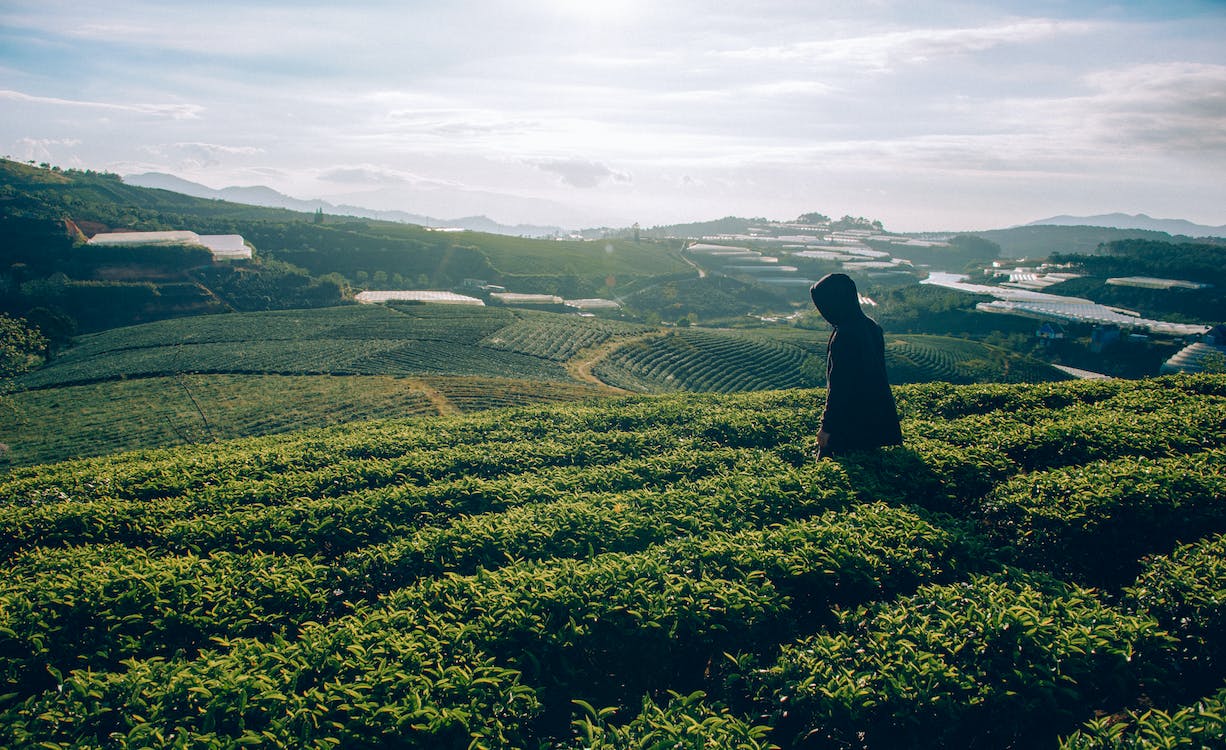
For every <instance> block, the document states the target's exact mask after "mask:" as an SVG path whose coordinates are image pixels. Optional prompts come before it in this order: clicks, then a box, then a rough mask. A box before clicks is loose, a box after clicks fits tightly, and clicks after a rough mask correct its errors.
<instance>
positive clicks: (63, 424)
mask: <svg viewBox="0 0 1226 750" xmlns="http://www.w3.org/2000/svg"><path fill="white" fill-rule="evenodd" d="M825 339H826V336H825V334H824V333H820V332H815V331H803V330H798V329H790V328H752V329H734V330H725V329H700V328H692V329H691V328H659V327H653V326H646V325H639V324H631V323H624V322H619V321H608V320H600V319H596V318H583V317H578V316H574V315H562V314H556V313H545V312H532V311H526V310H513V309H510V308H503V307H469V306H454V305H430V304H425V305H421V304H417V305H399V306H395V305H393V306H382V305H374V306H371V305H349V306H343V307H335V308H318V309H311V310H285V311H272V312H260V313H229V314H224V315H203V316H194V317H188V318H178V319H174V320H166V321H158V322H154V323H147V324H144V325H139V326H130V327H127V328H117V329H113V330H110V331H104V332H100V333H96V334H91V335H88V336H81V337H78V339H77V340H76V344H75V346H73V347H71V348H69V349H67V350H65V351H63V352H61V353H60V354H58V355H57V356H56V357H55V358H54V359H52V360H51V362H50V363H48V364H47V365H45V366H43V367H42V368H40V369H38V370H35V371H33V372H30V373H27V374H25V375H23V376H21V377H19V378H17V379H15V380H14V381H13V382H12V384H11V386H10V390H12V391H13V392H11V393H10V394H9V395H8V396H7V397H6V399H7V409H8V416H7V417H6V418H5V419H3V420H0V441H3V442H4V443H5V444H6V445H8V446H9V450H8V454H7V459H8V461H9V462H11V463H12V464H15V465H25V464H32V463H40V462H46V461H57V460H64V459H68V458H78V457H85V456H91V455H103V454H107V453H113V452H116V451H120V450H126V449H134V448H156V447H160V446H163V445H177V444H182V443H202V442H210V441H213V440H217V439H223V438H233V437H243V436H253V435H263V434H270V433H274V432H284V431H286V430H292V429H299V428H303V427H315V426H325V425H331V424H337V423H342V422H345V421H350V420H361V419H370V418H378V417H384V416H389V415H396V414H404V415H408V414H435V415H438V414H451V413H457V412H469V411H478V410H482V409H490V408H500V407H505V406H516V405H524V404H528V403H533V402H541V401H546V402H548V401H574V400H586V399H592V398H598V397H602V396H603V397H608V396H613V395H618V394H625V393H627V392H629V393H665V392H673V391H696V392H703V391H713V392H733V391H746V390H773V389H783V388H796V387H811V386H819V385H823V384H824V382H825V363H824V357H825ZM886 354H887V365H888V368H889V372H890V375H891V379H892V381H893V382H895V383H912V382H926V381H931V380H942V381H947V382H959V383H971V382H992V381H999V382H1042V381H1049V380H1060V379H1064V378H1066V377H1067V376H1065V375H1064V374H1063V373H1061V372H1060V371H1059V370H1056V369H1055V368H1052V367H1050V366H1048V365H1045V364H1043V363H1040V362H1037V361H1034V360H1031V359H1028V358H1025V357H1021V356H1019V355H1016V354H1012V353H1009V352H1006V351H1003V350H999V349H995V348H993V347H990V346H986V345H984V344H980V343H976V342H971V341H965V340H961V339H953V338H948V337H940V336H922V335H900V336H890V337H889V341H888V345H887V352H886ZM51 423H55V424H56V425H57V428H56V429H54V430H50V429H47V425H48V424H51Z"/></svg>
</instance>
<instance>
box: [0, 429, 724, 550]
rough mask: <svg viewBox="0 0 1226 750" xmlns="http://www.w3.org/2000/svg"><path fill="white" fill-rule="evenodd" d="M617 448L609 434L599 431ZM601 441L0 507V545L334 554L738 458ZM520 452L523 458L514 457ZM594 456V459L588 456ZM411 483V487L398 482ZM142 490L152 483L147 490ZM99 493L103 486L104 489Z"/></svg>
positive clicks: (688, 475) (685, 474)
mask: <svg viewBox="0 0 1226 750" xmlns="http://www.w3.org/2000/svg"><path fill="white" fill-rule="evenodd" d="M601 437H603V438H605V440H606V441H607V442H606V443H605V446H609V445H612V446H616V439H617V435H616V434H605V435H603V436H601ZM602 447H603V446H602V445H601V444H599V443H592V444H589V446H588V449H589V450H590V451H591V453H589V454H587V455H586V458H588V459H589V460H587V461H584V462H583V463H582V464H580V466H581V467H582V468H579V467H576V466H575V459H576V457H577V456H578V455H583V454H576V453H575V452H574V450H573V449H574V448H575V446H574V445H571V446H567V445H564V444H560V443H556V442H552V441H549V442H545V441H541V442H537V443H535V444H533V445H532V446H531V448H530V449H531V450H532V452H531V453H528V452H527V451H528V450H529V448H528V447H526V446H517V445H510V446H507V445H505V444H504V445H497V444H495V445H490V446H487V447H486V448H485V449H484V450H457V449H452V450H451V451H447V452H439V454H427V455H415V456H412V457H410V460H407V461H403V462H395V461H373V460H366V461H362V462H349V463H348V464H346V465H345V466H344V467H343V469H342V470H341V471H339V472H337V471H329V470H326V469H324V470H319V471H313V472H309V473H305V474H299V475H296V478H295V477H292V476H291V477H270V478H268V479H266V480H262V481H254V480H253V481H248V482H244V481H243V480H241V479H240V480H231V481H228V482H222V483H219V484H217V485H215V486H211V487H209V486H206V487H204V488H201V489H200V490H198V491H195V492H191V491H188V492H186V493H185V494H183V495H177V496H169V497H161V498H145V497H141V496H140V494H141V493H139V492H138V493H136V497H128V498H122V499H121V498H114V497H102V498H99V499H96V500H88V499H85V498H80V497H78V498H73V499H72V500H71V501H70V500H68V499H67V498H65V499H60V500H56V501H53V502H46V501H43V502H38V503H35V504H32V505H16V506H8V507H2V508H0V529H3V532H4V538H3V539H0V550H2V551H3V553H4V554H5V555H7V554H11V553H12V552H14V551H16V550H19V549H23V548H29V547H34V546H62V545H66V544H73V543H109V542H121V543H125V544H135V545H140V546H155V547H160V548H164V549H179V550H183V549H192V550H196V551H206V550H211V549H265V550H270V551H279V552H298V551H302V552H305V553H307V554H340V553H341V552H344V551H346V550H349V549H353V548H356V547H357V546H361V545H362V544H368V543H372V542H375V541H380V540H382V539H385V538H388V537H390V536H391V535H395V534H400V533H403V532H404V531H405V530H406V529H412V528H416V527H417V526H420V525H421V524H423V523H425V522H428V521H433V522H436V523H437V522H443V521H446V520H448V519H449V518H450V517H451V516H453V515H456V514H460V513H481V512H489V511H493V510H501V509H505V508H507V507H511V506H513V505H516V504H521V503H528V502H545V501H548V500H553V499H560V498H561V497H563V496H567V495H573V494H574V493H578V492H600V491H626V490H630V489H635V488H642V487H659V486H660V485H661V484H662V483H664V482H668V483H677V482H679V481H682V480H692V479H695V478H699V477H702V476H705V475H707V474H710V473H712V472H717V471H720V470H721V469H724V468H726V467H729V466H731V465H734V464H735V463H737V462H740V461H742V460H744V458H746V454H744V453H743V452H739V451H736V450H723V451H712V450H706V451H700V452H699V451H694V450H693V449H686V448H681V449H673V450H667V446H660V447H661V452H659V453H657V454H656V455H647V456H644V457H642V458H639V457H633V458H630V459H622V458H621V457H620V455H619V454H618V453H616V452H613V451H610V452H608V453H607V454H604V455H603V456H602V455H600V453H599V451H600V450H601V448H602ZM521 451H522V452H521ZM597 459H599V460H597ZM407 476H413V477H415V478H416V479H417V481H414V482H407V481H405V477H407ZM144 486H149V485H147V484H146V485H144ZM102 489H103V491H104V492H105V491H106V488H102Z"/></svg>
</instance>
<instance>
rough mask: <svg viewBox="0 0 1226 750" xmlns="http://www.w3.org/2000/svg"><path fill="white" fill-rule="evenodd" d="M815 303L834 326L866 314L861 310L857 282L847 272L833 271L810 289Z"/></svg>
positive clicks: (818, 309) (827, 320)
mask: <svg viewBox="0 0 1226 750" xmlns="http://www.w3.org/2000/svg"><path fill="white" fill-rule="evenodd" d="M809 295H810V296H811V297H813V305H814V307H816V308H817V311H818V312H819V313H821V314H822V317H823V318H825V319H826V322H827V323H829V324H830V325H832V326H837V325H841V324H843V323H846V322H848V321H851V320H855V319H856V318H860V317H863V316H864V312H863V311H861V310H860V295H859V294H857V293H856V282H854V281H852V280H851V277H850V276H848V275H847V274H845V273H831V274H827V275H826V276H823V277H822V279H821V280H820V281H818V282H817V283H816V284H814V285H813V286H812V287H811V288H810V289H809Z"/></svg>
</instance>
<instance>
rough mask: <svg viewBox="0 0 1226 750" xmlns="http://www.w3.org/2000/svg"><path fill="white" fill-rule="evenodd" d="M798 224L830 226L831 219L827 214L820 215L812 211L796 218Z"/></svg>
mask: <svg viewBox="0 0 1226 750" xmlns="http://www.w3.org/2000/svg"><path fill="white" fill-rule="evenodd" d="M796 223H797V224H829V223H830V217H829V216H827V215H826V214H819V213H818V212H816V211H811V212H809V213H807V214H801V215H800V216H797V217H796Z"/></svg>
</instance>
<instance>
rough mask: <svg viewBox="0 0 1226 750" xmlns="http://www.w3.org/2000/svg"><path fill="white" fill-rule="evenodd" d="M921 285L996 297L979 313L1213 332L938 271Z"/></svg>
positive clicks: (981, 306) (1173, 332)
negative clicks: (973, 281)
mask: <svg viewBox="0 0 1226 750" xmlns="http://www.w3.org/2000/svg"><path fill="white" fill-rule="evenodd" d="M920 283H921V284H933V285H936V286H941V287H945V288H948V289H957V290H959V291H963V292H967V293H970V294H986V295H990V296H992V297H996V299H995V300H993V301H992V302H980V303H979V304H977V305H975V307H976V309H979V310H983V311H985V312H1003V313H1013V314H1017V315H1029V316H1031V317H1036V318H1047V319H1050V320H1059V321H1064V322H1071V323H1100V324H1108V325H1117V326H1121V327H1124V328H1140V329H1146V330H1148V331H1149V332H1150V333H1159V334H1164V335H1167V336H1200V335H1203V334H1205V333H1207V332H1208V331H1209V326H1204V325H1195V324H1190V323H1169V322H1167V321H1164V320H1150V319H1148V318H1142V317H1141V316H1140V315H1137V314H1136V313H1133V312H1129V311H1126V310H1121V309H1120V308H1118V307H1109V306H1107V305H1100V304H1097V303H1095V302H1092V301H1090V300H1088V299H1083V298H1081V297H1065V296H1062V295H1056V294H1046V293H1044V292H1035V291H1031V290H1029V289H1015V288H1007V287H999V286H988V285H985V284H970V283H967V280H966V277H965V276H963V275H961V274H952V273H944V272H940V271H934V272H932V273H930V274H928V278H926V279H924V280H923V281H921V282H920Z"/></svg>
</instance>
